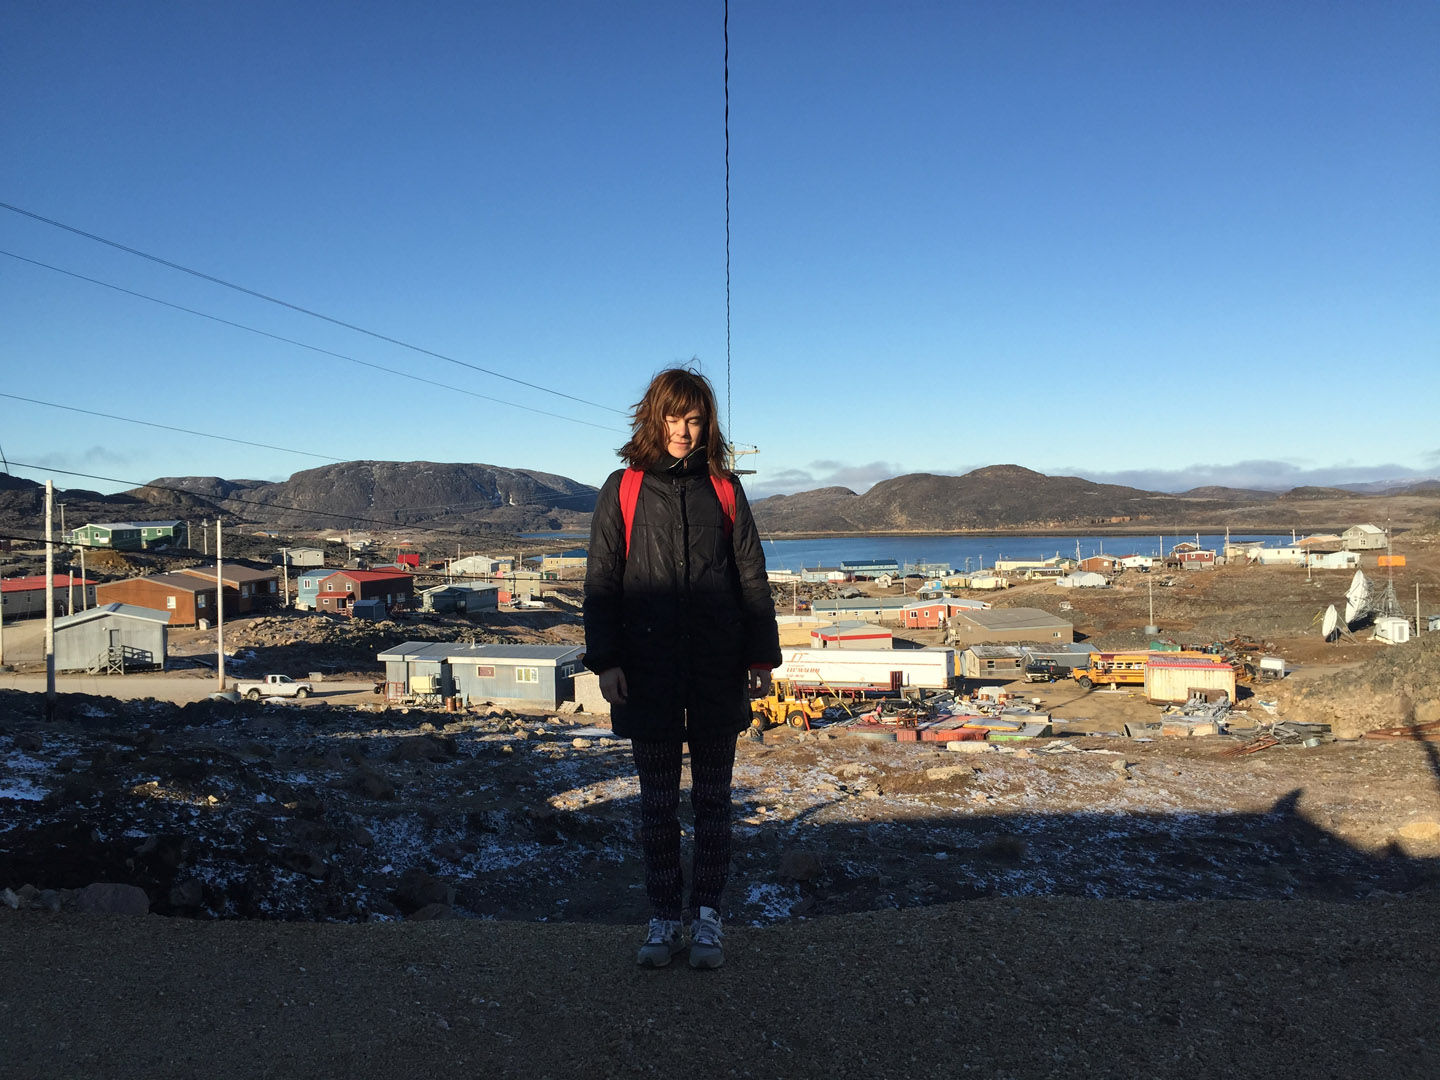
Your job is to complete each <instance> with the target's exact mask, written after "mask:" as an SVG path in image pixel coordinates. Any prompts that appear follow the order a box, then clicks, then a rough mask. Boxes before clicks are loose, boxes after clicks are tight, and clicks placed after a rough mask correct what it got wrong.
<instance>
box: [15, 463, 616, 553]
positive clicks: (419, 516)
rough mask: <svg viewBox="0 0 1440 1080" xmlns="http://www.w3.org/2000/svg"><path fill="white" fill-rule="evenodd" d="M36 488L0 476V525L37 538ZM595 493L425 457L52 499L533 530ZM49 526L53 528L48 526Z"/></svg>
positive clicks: (139, 510)
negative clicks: (282, 476) (276, 479)
mask: <svg viewBox="0 0 1440 1080" xmlns="http://www.w3.org/2000/svg"><path fill="white" fill-rule="evenodd" d="M44 494H45V488H44V485H42V484H37V483H35V482H34V481H31V480H25V479H21V478H19V477H13V476H9V475H5V474H0V525H3V526H4V527H6V528H14V529H24V530H26V534H27V535H38V530H39V528H40V523H41V522H42V521H43V519H44ZM595 495H596V489H595V488H593V487H590V486H589V485H588V484H581V483H579V482H577V481H575V480H571V479H569V478H568V477H564V476H556V475H553V474H551V473H544V472H537V471H535V470H532V469H507V468H502V467H500V466H496V465H481V464H471V463H455V464H441V463H436V462H430V461H348V462H344V463H342V464H339V465H326V466H323V467H321V468H318V469H307V470H305V471H304V472H298V473H296V474H294V475H293V476H291V477H290V479H289V480H285V481H283V482H280V483H271V482H267V481H262V480H225V479H222V478H221V477H218V476H167V477H162V478H160V479H158V480H153V481H151V482H150V483H149V484H146V485H145V486H143V487H139V488H135V489H133V490H131V491H126V492H120V493H118V494H115V495H101V494H99V493H98V492H94V491H84V490H80V489H68V490H65V491H63V492H60V493H59V494H58V498H59V500H60V501H62V502H64V503H65V505H66V509H67V511H68V517H69V519H70V522H71V523H72V524H75V523H78V522H83V521H87V520H89V521H115V520H119V521H125V520H130V519H144V518H156V517H176V518H182V519H189V518H195V517H199V516H208V517H214V516H216V515H217V513H220V514H222V516H223V517H224V518H225V519H226V520H227V521H244V522H255V523H257V524H265V525H274V526H279V527H288V528H316V529H318V528H326V527H335V528H344V527H347V526H359V527H361V528H371V527H376V526H377V525H379V524H380V523H394V524H395V525H396V526H428V527H447V526H460V527H463V528H468V529H476V528H478V529H493V530H500V531H506V532H540V531H545V530H552V529H567V528H576V527H585V526H587V525H588V523H589V515H590V511H591V510H593V509H594V506H595ZM57 527H58V523H57Z"/></svg>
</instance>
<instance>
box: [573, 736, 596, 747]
mask: <svg viewBox="0 0 1440 1080" xmlns="http://www.w3.org/2000/svg"><path fill="white" fill-rule="evenodd" d="M570 745H571V746H573V747H574V748H575V749H576V750H589V749H590V748H591V747H592V746H594V745H595V744H594V743H593V742H591V741H590V740H589V739H582V738H580V737H579V736H577V737H575V738H573V739H571V740H570Z"/></svg>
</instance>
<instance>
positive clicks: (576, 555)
mask: <svg viewBox="0 0 1440 1080" xmlns="http://www.w3.org/2000/svg"><path fill="white" fill-rule="evenodd" d="M588 555H589V552H587V551H586V550H585V549H584V548H571V549H570V550H569V551H562V552H560V553H559V554H547V555H543V556H541V558H545V559H583V558H586V557H587V556H588Z"/></svg>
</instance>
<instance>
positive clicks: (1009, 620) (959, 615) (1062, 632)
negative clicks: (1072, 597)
mask: <svg viewBox="0 0 1440 1080" xmlns="http://www.w3.org/2000/svg"><path fill="white" fill-rule="evenodd" d="M1074 638H1075V628H1074V626H1072V625H1071V624H1070V623H1068V622H1066V621H1065V620H1064V619H1062V618H1060V617H1059V616H1057V615H1051V614H1050V613H1049V612H1048V611H1042V610H1040V609H1039V608H991V609H990V610H988V611H959V610H957V611H956V612H955V613H954V614H953V615H951V617H950V625H949V626H948V627H947V628H946V641H947V642H948V643H951V644H955V645H985V644H995V643H1002V642H1008V641H1022V642H1043V641H1062V642H1067V643H1068V642H1070V641H1073V640H1074Z"/></svg>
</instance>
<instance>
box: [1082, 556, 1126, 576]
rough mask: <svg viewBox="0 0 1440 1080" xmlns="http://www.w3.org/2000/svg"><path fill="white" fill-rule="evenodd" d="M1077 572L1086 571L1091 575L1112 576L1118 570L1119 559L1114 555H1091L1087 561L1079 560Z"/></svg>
mask: <svg viewBox="0 0 1440 1080" xmlns="http://www.w3.org/2000/svg"><path fill="white" fill-rule="evenodd" d="M1076 569H1077V570H1088V571H1089V572H1090V573H1092V574H1113V573H1115V571H1117V570H1119V569H1120V559H1119V557H1118V556H1116V555H1091V556H1090V557H1089V558H1088V559H1081V560H1080V564H1079V565H1078V566H1077V567H1076Z"/></svg>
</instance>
